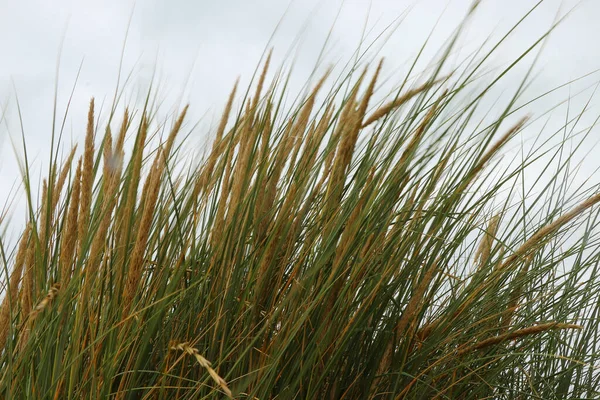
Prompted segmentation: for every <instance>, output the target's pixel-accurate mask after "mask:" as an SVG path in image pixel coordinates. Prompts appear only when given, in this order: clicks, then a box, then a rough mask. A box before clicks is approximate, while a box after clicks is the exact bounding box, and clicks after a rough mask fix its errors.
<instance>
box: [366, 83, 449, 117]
mask: <svg viewBox="0 0 600 400" xmlns="http://www.w3.org/2000/svg"><path fill="white" fill-rule="evenodd" d="M446 79H447V77H444V78H441V79H437V80H435V81H433V82H427V83H425V84H423V85H421V86H419V87H418V88H416V89H412V90H409V91H408V92H406V93H404V94H403V95H401V96H399V97H398V98H397V99H395V100H392V101H390V102H389V103H386V104H384V105H383V106H381V107H379V108H378V109H377V110H375V111H374V112H373V114H371V116H370V117H369V118H367V120H366V121H365V122H363V124H362V125H361V128H366V127H367V126H369V125H371V124H372V123H374V122H377V121H378V120H380V119H381V118H383V117H385V116H386V115H388V114H389V113H390V112H392V111H394V110H395V109H396V108H398V107H400V106H401V105H403V104H404V103H406V102H407V101H409V100H410V99H412V98H413V97H415V96H416V95H418V94H419V93H422V92H424V91H426V90H428V89H430V88H432V87H433V86H435V85H437V84H438V83H440V82H443V81H445V80H446Z"/></svg>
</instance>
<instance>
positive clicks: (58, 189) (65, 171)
mask: <svg viewBox="0 0 600 400" xmlns="http://www.w3.org/2000/svg"><path fill="white" fill-rule="evenodd" d="M76 150H77V145H75V146H73V148H72V149H71V153H69V156H68V157H67V160H66V161H65V163H64V164H63V167H62V170H61V171H60V175H59V176H58V181H56V185H55V186H54V191H53V193H52V210H53V212H54V211H55V210H56V205H57V204H58V200H59V198H60V194H61V193H62V188H63V186H64V185H65V182H66V180H67V177H68V175H69V171H70V170H71V163H72V162H73V157H75V151H76Z"/></svg>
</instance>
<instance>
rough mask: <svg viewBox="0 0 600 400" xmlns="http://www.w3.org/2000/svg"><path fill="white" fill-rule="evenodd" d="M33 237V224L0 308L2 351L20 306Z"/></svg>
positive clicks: (19, 252)
mask: <svg viewBox="0 0 600 400" xmlns="http://www.w3.org/2000/svg"><path fill="white" fill-rule="evenodd" d="M30 235H31V223H29V224H27V227H26V228H25V232H23V235H22V236H21V240H20V241H19V248H18V250H17V254H16V256H15V262H14V266H13V270H12V272H11V274H10V280H9V281H8V285H7V286H6V290H5V291H4V299H3V300H2V305H1V306H0V349H2V348H4V345H5V344H6V339H7V338H8V335H9V333H10V329H11V324H12V321H11V319H12V314H13V312H14V311H15V310H16V305H17V304H18V301H17V298H18V292H19V284H20V283H21V277H22V275H23V266H24V265H25V255H26V253H27V246H28V245H29V244H30V243H29V240H30Z"/></svg>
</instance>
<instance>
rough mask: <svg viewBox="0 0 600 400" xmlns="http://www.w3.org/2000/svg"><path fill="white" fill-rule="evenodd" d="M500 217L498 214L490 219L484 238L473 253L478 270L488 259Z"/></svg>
mask: <svg viewBox="0 0 600 400" xmlns="http://www.w3.org/2000/svg"><path fill="white" fill-rule="evenodd" d="M500 217H501V215H500V214H496V215H494V216H493V217H492V218H491V219H490V221H489V222H488V226H487V229H486V230H485V232H484V236H483V238H482V239H481V242H480V243H479V247H478V248H477V251H475V262H476V263H477V264H478V265H479V268H480V269H481V268H483V263H485V262H486V261H487V260H488V259H489V258H490V254H491V252H492V247H493V246H494V241H495V240H496V233H497V232H498V225H499V223H500Z"/></svg>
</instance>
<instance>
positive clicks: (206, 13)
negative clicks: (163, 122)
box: [0, 0, 600, 210]
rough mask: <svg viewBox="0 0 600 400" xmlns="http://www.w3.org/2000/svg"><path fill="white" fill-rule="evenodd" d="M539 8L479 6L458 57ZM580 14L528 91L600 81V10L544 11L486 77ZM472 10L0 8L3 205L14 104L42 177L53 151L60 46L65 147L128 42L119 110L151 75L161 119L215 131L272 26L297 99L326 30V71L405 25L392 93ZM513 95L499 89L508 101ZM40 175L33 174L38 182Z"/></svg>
mask: <svg viewBox="0 0 600 400" xmlns="http://www.w3.org/2000/svg"><path fill="white" fill-rule="evenodd" d="M342 3H343V4H342ZM536 3H537V1H534V0H483V1H482V3H481V5H480V7H479V9H478V11H477V14H476V16H475V18H474V19H473V20H472V22H471V23H470V25H469V28H468V30H467V31H466V32H465V35H464V36H463V40H462V42H461V49H463V54H465V55H466V54H467V53H468V50H469V49H473V48H475V47H477V46H479V45H480V44H481V43H482V42H483V40H485V39H486V38H487V37H488V36H489V35H492V37H495V38H499V37H500V35H501V34H503V33H505V32H506V31H507V29H509V28H510V27H511V26H512V25H513V24H514V23H515V22H516V21H518V19H519V18H521V17H522V16H523V15H524V14H525V13H526V12H527V11H528V10H529V9H530V8H531V7H533V6H534V5H535V4H536ZM578 3H580V4H579V5H578V6H577V8H576V9H575V10H574V11H573V13H572V14H571V15H570V16H569V17H568V19H567V20H566V21H565V22H564V23H563V24H562V25H561V26H560V27H559V28H558V29H557V30H556V31H555V32H554V33H553V34H552V36H551V38H550V40H549V42H548V43H547V44H546V47H545V49H544V52H543V54H542V57H541V59H540V61H539V64H538V65H539V67H538V76H537V78H536V81H535V85H534V86H533V90H537V91H538V92H543V91H545V90H548V89H550V88H553V87H556V86H559V85H561V84H564V83H566V82H568V81H569V80H572V79H574V78H577V77H580V76H582V75H585V74H587V73H590V72H592V71H594V70H596V69H599V68H600V46H599V45H598V40H599V38H600V24H598V19H599V17H600V1H598V0H589V1H581V2H579V1H571V0H546V1H545V2H544V3H543V4H542V5H541V6H540V7H539V8H538V9H537V10H535V11H534V12H533V13H532V15H531V16H530V17H529V18H528V19H527V20H526V21H525V22H524V24H523V25H522V26H521V27H520V28H519V29H518V30H517V31H516V32H515V34H514V36H513V38H512V39H511V40H509V41H508V42H507V44H506V45H505V46H503V47H502V48H501V49H500V50H499V51H498V52H497V53H496V55H495V56H494V57H493V60H491V62H490V64H489V67H490V68H492V67H494V66H501V65H506V63H508V62H509V61H511V60H512V59H513V58H514V57H515V56H516V55H518V54H519V52H520V51H523V49H525V48H526V47H527V46H529V45H530V44H531V43H533V42H534V41H535V40H536V39H537V38H538V37H539V36H540V35H541V34H543V32H544V31H545V30H547V29H548V28H549V27H550V25H551V24H552V22H553V21H554V20H556V18H557V16H558V15H564V13H565V12H566V11H568V10H569V9H571V8H572V7H573V6H575V5H576V4H578ZM471 4H472V1H471V0H449V1H448V0H420V1H408V0H372V1H368V0H347V1H345V2H342V1H341V0H321V1H317V0H297V1H295V2H292V3H290V2H288V1H287V0H255V1H250V0H138V1H137V2H133V1H130V0H102V1H98V0H94V1H89V0H72V1H69V0H52V1H47V0H35V1H33V0H0V5H1V8H0V11H1V12H0V54H1V55H2V58H1V59H2V62H0V105H1V106H2V113H3V115H4V119H3V121H2V125H1V126H0V146H1V148H0V156H1V158H0V204H4V201H5V199H7V198H8V194H9V190H11V188H12V187H13V185H14V183H15V182H17V181H18V179H19V173H18V169H17V167H16V162H15V151H14V149H13V147H12V146H11V141H10V139H9V136H12V137H13V138H18V135H19V134H20V128H19V123H18V122H19V120H18V114H17V107H16V105H17V102H16V99H17V98H18V101H19V104H20V107H21V111H22V116H23V124H24V130H25V138H26V141H27V145H28V152H29V156H30V157H31V159H32V160H33V161H34V162H35V163H36V165H37V166H38V167H41V166H43V168H46V166H47V160H46V159H45V158H44V157H45V156H47V154H48V146H49V145H50V132H51V129H50V128H51V121H52V104H53V99H54V85H55V83H56V71H57V60H58V55H59V53H60V48H61V43H62V52H61V53H60V54H61V59H60V70H59V80H58V112H59V115H61V116H62V113H63V112H64V109H65V106H66V102H67V100H68V96H69V93H70V91H71V89H72V86H73V83H74V81H75V78H76V75H77V71H78V69H79V67H80V65H81V75H80V78H79V81H78V84H77V86H76V88H75V93H74V96H73V102H72V105H71V111H70V114H69V117H68V119H67V125H66V130H65V134H66V141H67V143H70V142H75V141H81V139H82V138H83V133H84V130H85V123H84V121H85V113H86V108H87V104H88V101H89V98H90V97H92V96H95V97H96V99H98V101H100V102H101V101H103V100H105V101H110V100H111V99H112V95H113V93H114V89H115V85H116V81H117V73H118V68H119V60H120V57H121V50H122V48H123V43H124V41H125V37H126V32H128V34H127V42H126V47H125V57H124V63H123V68H122V70H123V72H124V74H127V73H129V72H130V71H133V74H132V78H131V82H130V83H129V85H128V88H129V89H128V90H127V91H126V94H127V99H126V101H127V102H129V103H135V102H136V101H137V97H136V96H138V94H139V93H143V91H144V90H145V89H146V88H147V86H148V84H149V82H150V79H151V78H152V73H153V71H155V70H156V71H157V78H156V81H157V82H160V83H161V84H162V92H161V95H163V97H164V98H165V99H166V100H167V101H165V106H164V109H163V112H164V115H168V113H169V112H172V110H173V108H175V107H176V106H177V104H178V103H177V101H178V100H179V99H180V95H182V97H181V100H183V101H184V102H188V101H189V102H190V103H191V110H192V113H191V116H192V118H191V120H192V121H195V120H196V121H197V120H202V121H204V124H205V125H206V126H209V125H210V123H211V122H213V121H214V119H216V118H218V112H219V110H220V109H221V107H222V106H223V104H224V101H225V99H226V96H227V94H228V92H229V90H230V89H231V86H232V84H233V82H234V80H235V79H236V77H238V76H241V77H242V83H248V80H249V79H250V77H251V76H252V73H253V71H254V68H255V67H256V65H257V63H258V61H259V59H260V57H261V55H262V54H263V51H264V49H265V47H266V46H267V45H268V43H269V38H270V37H271V35H272V34H273V32H274V30H275V28H276V26H277V24H278V22H280V21H281V24H280V27H279V29H278V30H277V32H276V33H275V36H274V38H273V40H272V42H271V44H272V45H274V46H275V53H274V61H275V64H278V63H280V62H282V61H283V59H284V58H285V57H286V55H287V51H288V50H289V49H290V48H291V46H292V45H293V44H294V41H295V40H296V39H299V46H298V47H296V49H297V50H298V51H297V52H296V53H294V55H295V56H296V57H297V59H296V67H295V75H294V80H293V82H292V83H293V85H294V87H295V88H300V86H301V85H302V83H304V82H305V80H306V78H307V76H308V74H309V73H310V71H311V70H312V68H313V65H314V62H315V60H316V57H317V55H318V54H319V51H320V50H321V47H322V45H323V43H324V41H325V38H326V36H327V34H328V32H329V30H330V29H331V28H332V27H333V34H332V37H331V39H330V40H331V41H330V46H329V47H328V48H327V57H326V58H327V60H326V61H328V62H336V61H340V60H342V61H346V60H348V59H349V58H350V57H351V55H352V53H353V51H354V50H355V49H356V47H357V45H358V43H359V40H360V36H361V33H362V30H363V26H364V25H365V23H366V26H367V30H368V31H369V32H371V33H370V34H369V35H368V36H367V40H366V41H367V42H368V41H369V38H370V39H373V38H374V37H375V35H376V34H379V33H381V32H382V31H383V30H384V29H385V27H386V26H388V25H389V24H391V23H392V22H394V21H395V20H398V19H399V18H400V19H401V23H400V24H399V26H398V27H397V29H396V30H395V32H394V34H393V36H392V37H391V39H390V40H389V41H388V43H387V44H386V45H385V46H384V47H383V48H382V49H381V51H380V53H379V54H380V55H382V56H385V57H386V64H385V66H386V70H385V71H386V75H387V76H388V77H390V78H391V80H394V78H396V81H398V82H399V81H400V80H401V79H402V78H403V76H402V75H401V73H402V71H403V68H405V67H406V65H407V63H408V62H410V61H412V59H413V57H414V56H415V54H416V52H417V51H418V49H419V47H420V46H421V45H422V44H423V42H424V40H425V39H426V38H427V36H428V35H429V34H430V33H431V32H432V31H433V35H432V38H431V40H430V43H429V45H428V47H427V51H426V55H425V57H424V59H425V60H428V57H431V56H432V55H433V54H434V53H435V51H436V50H438V49H439V46H440V45H441V44H442V43H443V41H444V40H445V39H447V38H448V36H449V34H450V33H451V32H452V30H453V29H454V28H456V26H457V25H458V24H459V23H460V21H461V20H462V19H463V18H464V16H465V14H466V13H467V11H468V9H469V7H470V5H471ZM338 13H339V14H338ZM336 16H337V19H336ZM526 67H527V64H524V65H523V67H521V69H519V70H518V71H520V72H524V71H525V69H526ZM598 77H599V75H598V74H593V75H591V76H589V77H588V78H586V79H584V80H583V81H580V82H578V83H576V84H573V85H570V86H568V87H566V88H565V89H563V90H561V91H558V92H557V93H555V94H553V96H549V97H548V98H547V99H545V100H544V101H541V102H539V105H538V106H536V107H538V108H537V109H534V111H536V110H539V111H540V112H543V111H545V110H546V109H547V108H548V107H550V106H551V105H552V104H554V103H556V102H558V101H559V100H560V99H562V98H567V97H568V96H569V95H573V94H575V93H576V92H578V91H579V90H581V89H583V88H586V87H591V86H593V85H594V84H595V83H596V82H597V81H598V80H599V79H598ZM188 78H189V79H188ZM516 83H517V81H516V80H514V81H511V78H507V82H506V83H505V85H506V86H505V87H507V88H508V87H510V85H511V84H516ZM589 94H590V90H588V91H587V92H585V93H584V95H583V97H582V96H580V97H579V98H577V99H574V101H573V104H575V105H579V106H580V105H581V104H583V101H584V100H585V99H587V97H585V96H589ZM593 104H596V105H597V104H598V102H595V103H593ZM595 110H596V111H594V110H592V112H591V113H590V114H589V115H587V116H586V119H585V122H586V123H587V124H591V123H592V122H593V120H594V118H595V117H596V115H597V114H598V108H597V107H596V108H595ZM563 114H564V113H563ZM562 119H564V115H563V116H562ZM190 124H191V123H190ZM201 126H202V125H201ZM204 134H205V132H204V131H202V129H199V131H198V132H197V133H195V135H196V136H195V138H196V139H198V140H201V139H202V136H203V135H204ZM596 136H597V135H596ZM68 147H69V146H67V148H68ZM42 163H43V164H42ZM588 164H589V165H588ZM598 165H599V163H598V159H597V157H596V159H595V160H591V161H589V162H588V163H587V164H586V167H585V168H584V169H583V170H582V172H581V173H582V174H584V175H585V174H587V175H589V174H590V173H591V172H592V171H593V169H594V168H596V167H598ZM36 171H38V173H39V171H40V168H38V169H37V170H36ZM18 208H19V206H18V204H17V205H16V208H15V209H16V210H17V209H18Z"/></svg>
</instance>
